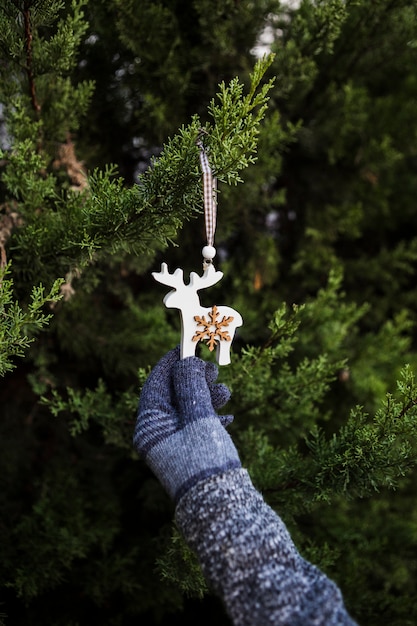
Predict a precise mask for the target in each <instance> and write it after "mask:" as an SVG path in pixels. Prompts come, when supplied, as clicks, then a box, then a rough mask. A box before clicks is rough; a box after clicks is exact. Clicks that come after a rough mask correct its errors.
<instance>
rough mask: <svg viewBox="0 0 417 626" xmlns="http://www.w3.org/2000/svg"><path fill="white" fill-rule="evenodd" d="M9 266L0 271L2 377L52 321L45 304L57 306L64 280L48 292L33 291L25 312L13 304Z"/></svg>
mask: <svg viewBox="0 0 417 626" xmlns="http://www.w3.org/2000/svg"><path fill="white" fill-rule="evenodd" d="M9 273H10V266H7V267H5V268H1V269H0V376H3V375H4V374H5V373H6V372H8V371H10V370H12V369H13V368H14V367H15V363H14V357H21V356H23V355H24V353H25V350H26V349H27V348H28V347H29V346H30V344H31V343H32V342H33V341H34V338H35V336H36V335H37V334H38V333H39V332H40V331H41V330H43V329H44V328H45V327H46V326H47V324H48V322H49V320H50V319H51V317H52V313H51V312H49V313H45V310H44V307H45V305H46V304H52V303H54V302H57V301H58V300H59V299H60V298H61V295H60V293H59V288H60V286H61V284H62V281H61V280H56V281H55V283H54V284H53V286H52V288H51V289H50V291H49V292H46V291H45V288H44V287H43V286H42V285H38V286H36V287H33V289H32V293H31V297H30V302H29V304H28V305H27V307H25V308H24V309H23V308H21V307H20V305H19V304H18V302H17V301H15V300H14V294H13V281H12V280H11V278H9V277H8V276H9Z"/></svg>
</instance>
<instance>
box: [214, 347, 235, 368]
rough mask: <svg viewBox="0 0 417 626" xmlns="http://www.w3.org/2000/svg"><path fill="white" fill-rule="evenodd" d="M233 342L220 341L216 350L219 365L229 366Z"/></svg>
mask: <svg viewBox="0 0 417 626" xmlns="http://www.w3.org/2000/svg"><path fill="white" fill-rule="evenodd" d="M231 343H232V342H231V341H219V343H218V344H217V348H216V361H217V363H218V364H219V365H229V363H230V346H231Z"/></svg>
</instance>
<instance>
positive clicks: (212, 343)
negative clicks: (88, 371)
mask: <svg viewBox="0 0 417 626" xmlns="http://www.w3.org/2000/svg"><path fill="white" fill-rule="evenodd" d="M197 145H198V147H199V148H200V163H201V169H202V171H203V183H204V216H205V223H206V235H207V245H206V246H204V248H203V250H202V253H203V259H204V261H203V270H204V271H203V275H202V276H199V275H198V274H196V272H191V274H190V282H189V283H188V284H187V285H186V284H185V283H184V272H183V270H182V269H179V268H178V269H176V270H175V272H173V273H172V274H170V273H169V271H168V266H167V264H166V263H162V265H161V271H160V272H153V273H152V276H153V277H154V278H155V280H157V281H158V282H160V283H162V284H163V285H168V286H169V287H173V289H172V291H170V292H169V293H167V295H166V296H165V298H164V304H165V306H166V307H168V308H173V309H179V310H180V312H181V358H182V359H185V358H186V357H188V356H194V354H195V350H196V347H197V344H198V342H199V341H203V342H205V343H206V344H207V345H208V347H209V350H214V348H216V359H217V362H218V364H219V365H228V364H229V363H230V346H231V343H232V339H233V336H234V333H235V330H236V328H237V327H238V326H242V324H243V320H242V316H241V315H240V314H239V313H238V312H237V311H235V310H234V309H231V308H230V307H228V306H216V305H214V306H212V307H211V308H206V307H203V306H201V304H200V299H199V297H198V293H197V292H198V291H199V290H200V289H206V288H207V287H211V286H212V285H215V284H216V283H218V282H219V280H221V279H222V277H223V273H222V272H218V271H216V270H215V269H214V265H213V259H214V257H215V256H216V249H215V248H214V247H213V243H214V232H215V230H216V215H217V206H216V179H215V178H213V175H212V172H211V168H210V165H209V162H208V158H207V155H206V152H205V149H204V145H203V143H202V141H201V138H199V140H198V141H197Z"/></svg>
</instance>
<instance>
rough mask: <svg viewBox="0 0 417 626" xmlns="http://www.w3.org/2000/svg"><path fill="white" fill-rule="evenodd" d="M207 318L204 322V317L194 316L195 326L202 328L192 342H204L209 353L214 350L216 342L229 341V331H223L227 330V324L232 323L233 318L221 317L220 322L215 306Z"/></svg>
mask: <svg viewBox="0 0 417 626" xmlns="http://www.w3.org/2000/svg"><path fill="white" fill-rule="evenodd" d="M208 317H209V318H210V319H208V320H206V317H205V315H203V316H202V317H201V316H200V315H195V316H194V320H195V321H196V322H197V326H202V327H203V328H202V330H197V331H196V333H195V335H194V337H193V341H196V342H197V341H205V343H206V344H207V345H208V348H209V350H210V352H211V351H212V350H214V348H215V347H216V345H217V342H218V341H231V340H232V338H231V336H230V335H229V331H228V330H225V329H227V328H228V326H229V324H230V323H231V322H233V320H234V317H233V316H231V315H230V316H228V317H226V315H223V318H222V319H221V320H220V319H218V317H219V310H218V308H217V306H213V307H212V309H211V311H209V313H208Z"/></svg>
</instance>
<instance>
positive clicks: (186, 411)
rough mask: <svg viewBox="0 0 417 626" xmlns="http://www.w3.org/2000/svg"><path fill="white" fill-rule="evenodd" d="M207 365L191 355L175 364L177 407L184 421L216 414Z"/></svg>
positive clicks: (174, 379) (174, 380) (174, 376)
mask: <svg viewBox="0 0 417 626" xmlns="http://www.w3.org/2000/svg"><path fill="white" fill-rule="evenodd" d="M206 365H207V363H206V362H205V361H203V360H202V359H199V358H198V357H196V356H190V357H187V358H186V359H181V360H180V361H178V363H175V365H174V366H173V382H174V389H175V396H176V400H177V407H178V412H179V414H180V416H181V419H182V420H183V422H184V423H188V422H190V421H195V420H197V419H201V418H202V417H209V416H213V415H214V414H215V411H214V409H213V405H212V401H211V395H210V389H209V386H208V384H207V380H206Z"/></svg>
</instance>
